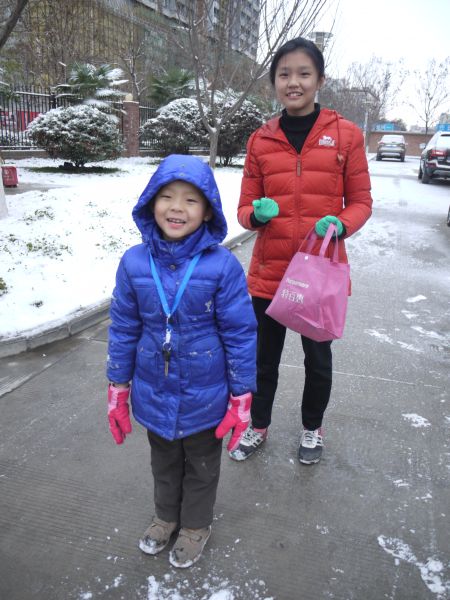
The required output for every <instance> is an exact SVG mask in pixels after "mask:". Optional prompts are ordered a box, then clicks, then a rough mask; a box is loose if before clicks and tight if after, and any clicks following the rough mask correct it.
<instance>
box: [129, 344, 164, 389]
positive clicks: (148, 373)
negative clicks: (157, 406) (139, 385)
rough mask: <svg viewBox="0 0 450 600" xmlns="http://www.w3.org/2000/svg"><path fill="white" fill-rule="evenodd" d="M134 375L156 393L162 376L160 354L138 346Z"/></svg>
mask: <svg viewBox="0 0 450 600" xmlns="http://www.w3.org/2000/svg"><path fill="white" fill-rule="evenodd" d="M135 375H136V377H139V379H141V380H142V381H145V382H146V383H147V384H149V385H150V386H151V388H152V389H153V390H154V391H158V390H159V389H160V388H161V380H162V377H163V376H164V364H163V358H162V352H155V351H149V350H146V349H145V348H144V347H143V346H138V349H137V351H136V369H135Z"/></svg>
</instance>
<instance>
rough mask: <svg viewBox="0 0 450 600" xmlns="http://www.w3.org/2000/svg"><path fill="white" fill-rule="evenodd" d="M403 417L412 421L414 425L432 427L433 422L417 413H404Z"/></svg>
mask: <svg viewBox="0 0 450 600" xmlns="http://www.w3.org/2000/svg"><path fill="white" fill-rule="evenodd" d="M402 417H403V418H404V419H407V420H409V421H411V425H412V426H413V427H430V426H431V423H430V421H428V419H425V417H421V416H420V415H416V414H415V413H402Z"/></svg>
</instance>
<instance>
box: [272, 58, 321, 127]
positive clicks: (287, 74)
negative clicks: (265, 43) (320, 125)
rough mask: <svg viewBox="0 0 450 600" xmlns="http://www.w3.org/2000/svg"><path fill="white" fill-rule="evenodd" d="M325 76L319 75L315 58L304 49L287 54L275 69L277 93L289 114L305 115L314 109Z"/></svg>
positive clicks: (279, 100) (294, 115) (278, 98)
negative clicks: (317, 93)
mask: <svg viewBox="0 0 450 600" xmlns="http://www.w3.org/2000/svg"><path fill="white" fill-rule="evenodd" d="M324 81H325V77H319V73H318V71H317V68H316V66H315V65H314V62H313V60H312V59H311V58H310V56H309V55H308V54H306V52H303V50H294V52H289V53H288V54H285V55H284V56H283V57H282V58H281V59H280V62H279V63H278V65H277V68H276V71H275V94H276V97H277V100H278V102H280V103H281V104H282V105H283V106H284V107H285V109H286V111H287V113H288V115H291V116H293V117H303V116H305V115H309V114H310V113H312V112H313V111H314V99H315V97H316V92H317V90H319V89H320V88H321V87H322V84H323V82H324Z"/></svg>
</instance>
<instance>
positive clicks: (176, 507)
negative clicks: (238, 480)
mask: <svg viewBox="0 0 450 600" xmlns="http://www.w3.org/2000/svg"><path fill="white" fill-rule="evenodd" d="M214 431H215V429H207V430H206V431H201V432H200V433H196V434H194V435H191V436H189V437H186V438H183V439H181V440H173V441H168V440H165V439H164V438H162V437H160V436H159V435H156V434H155V433H152V432H151V431H147V436H148V440H149V442H150V447H151V464H152V473H153V479H154V487H155V512H156V515H157V517H159V518H160V519H163V520H164V521H176V522H177V523H179V524H180V526H181V527H188V528H189V529H200V528H202V527H208V525H211V523H212V520H213V510H214V503H215V501H216V492H217V486H218V483H219V475H220V458H221V454H222V440H217V439H216V437H215V436H214Z"/></svg>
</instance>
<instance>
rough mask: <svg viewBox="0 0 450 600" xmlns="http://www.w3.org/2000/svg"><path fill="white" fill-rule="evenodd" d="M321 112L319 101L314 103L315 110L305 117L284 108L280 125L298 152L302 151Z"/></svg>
mask: <svg viewBox="0 0 450 600" xmlns="http://www.w3.org/2000/svg"><path fill="white" fill-rule="evenodd" d="M319 113H320V104H317V102H316V103H315V104H314V110H313V112H312V113H309V115H305V116H303V117H293V116H291V115H288V114H287V111H286V109H283V111H282V113H281V117H280V127H281V129H282V130H283V131H284V134H285V136H286V137H287V140H288V142H289V143H290V144H291V146H294V148H295V149H296V151H297V152H301V149H302V148H303V144H304V143H305V140H306V138H307V136H308V133H309V132H310V131H311V129H312V128H313V125H314V123H315V122H316V121H317V118H318V116H319Z"/></svg>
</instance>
